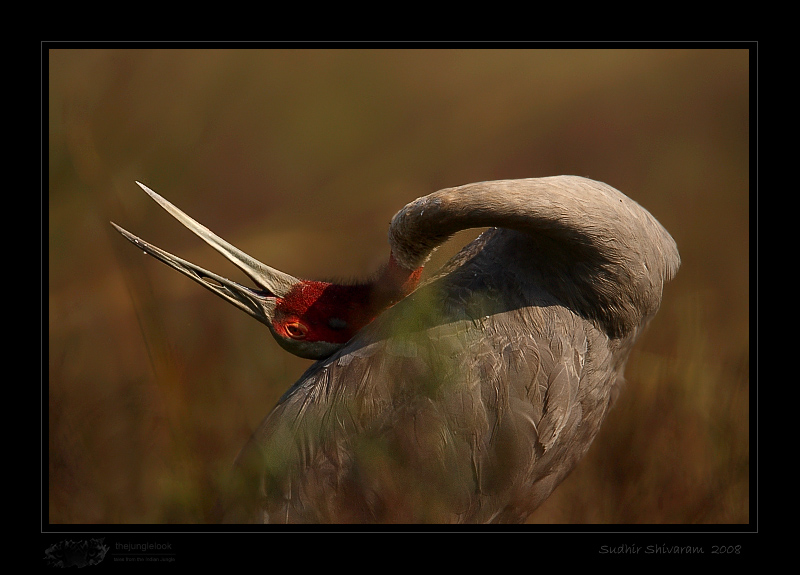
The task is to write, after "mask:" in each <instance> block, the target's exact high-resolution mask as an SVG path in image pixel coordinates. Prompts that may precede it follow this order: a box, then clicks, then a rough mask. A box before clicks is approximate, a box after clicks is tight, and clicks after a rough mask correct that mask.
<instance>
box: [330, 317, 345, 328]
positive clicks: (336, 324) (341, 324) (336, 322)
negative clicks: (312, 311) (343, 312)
mask: <svg viewBox="0 0 800 575" xmlns="http://www.w3.org/2000/svg"><path fill="white" fill-rule="evenodd" d="M328 327H329V328H331V329H335V330H337V331H338V330H340V329H344V328H346V327H347V322H346V321H344V320H343V319H339V318H338V317H332V318H331V319H329V320H328Z"/></svg>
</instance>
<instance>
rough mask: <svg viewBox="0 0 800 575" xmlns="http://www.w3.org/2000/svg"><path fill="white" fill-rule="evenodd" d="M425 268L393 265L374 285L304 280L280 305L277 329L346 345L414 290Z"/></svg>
mask: <svg viewBox="0 0 800 575" xmlns="http://www.w3.org/2000/svg"><path fill="white" fill-rule="evenodd" d="M421 274H422V268H421V267H420V268H418V269H416V270H406V269H403V268H402V267H400V266H399V265H398V264H397V262H395V260H394V258H393V257H390V258H389V264H388V265H387V266H386V267H385V268H384V269H383V270H382V273H381V275H380V276H379V277H378V278H377V279H376V280H375V281H374V282H372V283H367V284H357V285H349V286H348V285H339V284H332V283H327V282H319V281H306V280H304V281H301V282H300V283H298V284H297V285H295V287H294V288H292V290H291V291H290V292H289V293H288V294H286V296H285V297H284V298H282V299H279V300H278V302H277V305H276V313H275V320H274V322H273V326H274V328H275V330H276V331H277V332H278V333H280V334H281V335H283V336H284V337H287V338H290V339H304V340H306V341H326V342H330V343H345V342H347V341H348V340H350V338H352V337H353V336H354V335H355V334H356V332H358V331H359V330H360V329H361V328H363V327H364V326H365V325H367V324H368V323H370V322H371V321H372V320H374V319H375V317H377V316H378V314H380V313H381V312H382V311H383V310H384V309H386V308H388V307H390V306H391V305H393V304H395V303H397V302H398V301H400V300H401V299H403V298H404V297H406V296H407V295H408V294H409V293H411V292H412V291H414V289H415V288H416V287H417V284H418V283H419V279H420V275H421Z"/></svg>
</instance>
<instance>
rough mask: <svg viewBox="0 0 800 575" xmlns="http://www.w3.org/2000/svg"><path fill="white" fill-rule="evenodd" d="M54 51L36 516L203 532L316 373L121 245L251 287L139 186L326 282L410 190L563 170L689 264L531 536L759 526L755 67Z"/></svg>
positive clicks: (348, 273)
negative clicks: (754, 498)
mask: <svg viewBox="0 0 800 575" xmlns="http://www.w3.org/2000/svg"><path fill="white" fill-rule="evenodd" d="M48 56H49V61H48V81H49V100H48V104H49V118H48V120H49V122H48V127H49V165H48V176H49V180H48V183H49V196H48V210H49V218H48V240H49V241H48V246H47V248H48V281H49V285H48V314H49V315H48V318H49V326H48V327H49V334H48V335H49V337H48V349H47V351H48V359H49V366H48V367H49V370H48V376H49V378H48V385H47V387H46V389H45V394H46V395H45V398H46V399H47V402H46V404H45V405H46V415H47V424H48V425H47V429H48V431H49V434H48V437H49V444H48V445H47V446H46V449H47V455H48V460H49V466H48V469H47V477H46V480H45V484H46V485H49V492H48V499H47V501H46V502H45V508H46V517H45V521H49V523H51V524H78V523H89V524H97V523H115V524H116V523H122V524H138V523H195V522H202V521H204V520H205V519H206V517H207V514H208V512H209V510H210V506H211V505H212V504H213V501H214V496H215V491H216V488H217V486H218V485H219V482H220V481H221V478H222V477H223V476H224V474H225V472H226V471H227V469H228V468H229V465H230V463H231V461H232V460H233V458H234V457H235V456H236V454H237V452H238V450H239V449H240V447H241V446H242V445H243V444H244V442H245V440H246V439H247V437H248V436H249V433H250V432H251V430H252V429H253V428H254V427H255V426H256V425H257V424H258V422H259V421H260V420H261V418H262V417H263V416H264V415H265V414H266V413H267V412H268V411H269V410H270V408H271V407H272V406H273V405H274V403H275V402H276V400H277V399H278V397H279V396H280V395H281V394H282V393H283V391H284V390H286V389H287V388H288V387H289V386H290V385H291V384H292V383H293V382H294V381H295V380H296V378H297V377H299V375H300V374H301V373H302V371H303V370H304V369H305V367H306V366H307V365H308V363H309V362H308V361H306V360H302V359H298V358H295V357H293V356H290V355H288V354H287V353H285V352H283V351H282V350H281V349H280V348H279V347H278V346H277V345H276V344H275V343H274V342H273V340H272V339H271V337H270V336H269V334H268V332H267V330H266V329H265V328H264V327H263V326H262V325H261V324H259V323H257V322H255V321H253V320H252V319H250V318H248V317H247V316H245V314H243V313H241V312H239V311H238V310H236V309H234V308H233V306H230V305H228V304H226V303H224V302H222V301H221V300H219V299H218V298H216V297H215V296H213V295H212V294H210V293H208V292H207V291H205V290H203V289H202V288H200V287H199V286H197V285H196V284H194V283H192V282H191V281H189V280H188V279H186V278H185V277H183V276H181V275H179V274H177V273H175V272H174V271H172V270H170V269H168V268H167V267H166V266H164V265H162V264H160V263H157V262H155V261H154V260H153V259H151V258H145V257H144V256H143V255H142V254H141V252H137V251H136V250H134V249H132V247H131V246H130V244H128V243H127V242H126V241H125V240H123V239H122V238H121V237H120V236H119V235H118V234H117V233H116V232H115V231H114V230H113V229H112V228H111V226H110V225H109V223H108V222H109V221H110V220H113V221H115V222H117V223H119V224H121V225H123V226H124V227H125V228H127V229H129V230H131V231H132V232H134V233H135V234H137V235H139V236H140V237H142V238H144V239H147V240H149V241H152V242H153V243H155V244H156V245H158V246H160V247H163V248H165V249H167V250H168V251H170V252H172V253H175V254H178V255H180V256H181V257H183V258H185V259H188V260H190V261H192V262H195V263H197V264H198V265H201V266H203V267H206V268H207V269H211V270H214V271H217V272H219V273H222V274H223V275H227V276H228V277H231V278H233V279H238V280H239V281H243V282H244V281H245V279H244V278H243V277H242V276H241V275H240V274H238V271H237V270H234V269H233V268H232V266H230V265H229V264H227V263H226V262H225V261H224V260H223V259H222V258H221V257H219V256H218V255H216V254H215V253H214V252H213V251H212V250H211V249H210V248H208V247H206V246H205V245H203V244H202V242H201V241H200V240H198V239H196V238H195V237H194V236H192V234H191V233H190V232H188V231H186V230H185V229H183V228H182V226H180V225H179V224H178V223H177V222H176V221H174V220H173V219H172V218H171V217H170V216H169V215H167V214H166V213H165V212H163V211H162V210H161V209H160V208H159V207H158V206H157V205H156V204H155V203H153V202H152V201H151V200H150V199H149V198H148V197H147V196H146V195H145V194H144V193H142V192H141V191H140V190H139V188H138V187H137V186H136V185H135V184H134V180H140V181H142V182H144V183H146V184H147V185H149V186H150V187H152V188H153V189H155V190H156V191H157V192H159V193H161V194H162V195H164V196H165V197H166V198H168V199H169V200H170V201H172V202H174V203H175V204H176V205H177V206H179V207H181V208H182V209H184V210H186V211H187V212H188V213H189V214H190V215H191V216H193V217H194V218H196V219H197V220H199V221H200V222H202V223H204V224H206V225H207V226H209V227H210V228H211V229H212V230H214V231H215V232H217V233H218V234H219V235H221V236H222V237H224V238H225V239H227V240H228V241H230V242H232V243H233V244H235V245H237V246H238V247H240V248H241V249H243V250H245V251H247V252H248V253H251V254H252V255H254V256H255V257H257V258H259V259H260V260H262V261H264V262H266V263H268V264H270V265H272V266H275V267H277V268H279V269H282V270H284V271H286V272H288V273H291V274H293V275H297V276H302V277H310V278H316V279H319V278H331V277H334V278H353V277H357V276H361V275H365V274H367V273H369V272H371V271H373V270H374V269H376V268H377V266H378V265H379V264H380V263H382V261H383V260H384V259H385V258H386V256H387V254H388V248H387V241H386V230H387V226H388V222H389V219H390V218H391V216H392V215H393V214H394V212H395V211H396V210H397V209H399V208H400V207H402V206H403V205H404V204H405V203H406V202H408V201H410V200H412V199H414V198H416V197H418V196H421V195H424V194H427V193H429V192H432V191H435V190H437V189H440V188H443V187H448V186H454V185H459V184H464V183H468V182H473V181H481V180H491V179H504V178H523V177H538V176H547V175H557V174H576V175H582V176H587V177H590V178H593V179H598V180H602V181H605V182H607V183H609V184H611V185H612V186H614V187H616V188H618V189H620V190H622V191H623V192H624V193H626V194H628V195H629V196H631V197H632V198H634V199H635V200H637V201H638V202H640V203H641V204H642V205H644V206H645V207H646V208H647V209H648V210H650V211H651V212H652V213H653V214H654V215H655V216H656V217H657V218H658V219H659V220H660V221H661V222H662V223H663V224H664V226H665V227H666V228H667V229H668V230H669V231H670V232H671V233H672V235H673V236H674V238H675V240H676V241H677V243H678V246H679V249H680V251H681V256H682V259H683V267H682V268H681V270H680V273H679V274H678V276H677V279H676V280H675V281H674V282H673V283H671V284H669V285H668V287H667V288H666V291H665V294H664V303H663V306H662V309H661V311H660V313H659V315H658V316H657V317H656V319H655V321H654V322H653V323H652V325H651V327H650V329H649V331H648V332H647V333H646V335H645V337H644V338H643V339H642V340H641V341H640V343H639V345H638V347H637V349H636V350H635V352H634V354H633V356H632V358H631V360H630V362H629V365H628V369H627V380H628V383H627V387H626V389H625V392H624V394H623V395H622V397H621V399H620V402H619V403H618V405H617V406H616V408H615V409H614V410H613V412H612V413H611V415H610V417H609V418H608V420H607V421H606V423H605V426H604V428H603V430H602V431H601V433H600V435H599V436H598V438H597V440H596V441H595V443H594V445H593V447H592V449H591V450H590V452H589V454H588V456H587V457H586V458H585V459H584V460H583V461H582V462H581V464H580V465H579V466H578V468H577V469H576V470H575V471H574V472H573V473H572V474H571V475H570V476H569V477H568V479H567V480H566V481H565V482H564V483H563V484H562V485H561V486H560V487H559V488H558V489H557V490H556V492H555V493H554V494H553V496H552V497H551V498H550V499H549V500H548V501H547V502H546V503H545V505H544V506H542V507H541V508H540V509H539V510H538V511H537V512H536V513H535V514H534V515H533V516H532V517H531V518H530V522H532V523H614V524H619V523H624V524H629V523H636V524H685V523H705V524H723V523H724V524H730V523H732V524H746V523H748V522H749V521H750V520H751V516H750V498H749V493H750V482H749V475H750V461H749V453H750V449H749V445H750V442H749V437H750V427H749V421H750V403H749V397H750V390H749V385H750V377H749V373H750V365H749V353H750V348H749V343H750V342H749V328H750V326H749V314H750V309H749V251H750V242H749V178H750V172H749V166H750V165H749V107H750V95H749V90H750V77H749V74H750V70H749V53H748V52H747V51H746V50H711V49H709V50H682V49H670V50H633V49H631V50H544V49H532V50H522V49H518V50H433V51H431V50H422V49H418V50H205V49H202V50H201V49H171V50H151V49H142V50H84V49H54V50H52V51H50V52H49V55H48ZM469 237H470V233H468V232H465V233H463V234H461V235H460V236H459V238H457V240H456V241H454V242H451V244H449V245H448V246H447V247H446V248H445V249H443V250H442V251H441V253H439V254H438V255H437V259H436V261H435V262H432V264H431V265H430V266H429V269H434V268H435V267H436V263H437V262H438V263H441V262H443V261H444V260H445V258H446V257H447V256H448V254H452V253H454V252H455V251H456V250H457V249H458V248H459V247H460V246H461V245H463V243H464V241H466V240H467V239H469Z"/></svg>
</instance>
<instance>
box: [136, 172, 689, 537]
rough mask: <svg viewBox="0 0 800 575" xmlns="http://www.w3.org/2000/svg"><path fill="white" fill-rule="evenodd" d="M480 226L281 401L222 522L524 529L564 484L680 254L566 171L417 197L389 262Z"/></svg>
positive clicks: (416, 255)
mask: <svg viewBox="0 0 800 575" xmlns="http://www.w3.org/2000/svg"><path fill="white" fill-rule="evenodd" d="M483 226H494V227H492V228H491V229H489V230H487V231H486V232H484V233H483V234H482V235H481V236H480V237H479V238H478V239H476V240H475V241H474V242H472V243H471V244H469V245H468V246H466V247H465V248H464V249H463V250H462V251H461V252H460V253H459V254H458V255H456V256H455V257H454V258H453V259H452V260H451V261H450V262H448V264H446V265H445V266H444V267H443V268H442V269H441V270H440V271H439V272H438V273H436V274H435V275H434V276H433V277H432V278H431V279H430V280H429V281H427V282H426V283H425V284H424V285H422V286H420V287H419V288H417V289H416V291H414V292H413V293H411V294H410V295H409V296H408V297H406V298H405V299H402V300H401V301H399V302H398V303H396V304H395V305H393V306H392V307H390V308H389V309H386V310H385V311H383V312H382V313H381V314H380V315H379V316H378V317H377V319H375V321H373V322H372V323H370V324H369V325H367V326H366V327H364V328H363V329H361V330H360V331H359V332H358V333H356V334H355V336H354V337H353V338H352V339H351V340H350V341H349V342H347V343H346V344H345V345H343V346H340V347H339V348H338V350H337V351H335V352H333V353H332V354H331V355H329V356H328V357H326V358H324V359H321V360H319V361H317V362H316V363H314V364H313V365H312V366H311V367H310V368H309V369H308V370H307V371H306V372H305V374H303V376H302V377H301V378H300V379H299V380H298V382H297V383H296V384H295V385H293V386H292V387H291V389H289V390H288V391H287V392H286V394H285V395H284V396H283V397H282V398H281V400H280V401H279V403H278V405H277V406H276V407H275V408H274V409H273V410H272V412H271V413H270V414H269V415H268V416H267V417H266V419H265V420H264V421H263V423H262V424H261V425H260V426H259V428H258V429H257V431H256V432H255V433H254V435H253V437H252V439H251V441H250V442H249V443H248V445H247V446H245V448H244V449H243V450H242V453H241V454H240V456H239V458H238V460H237V464H236V473H235V474H234V478H233V481H232V483H231V485H230V486H229V491H228V493H227V494H226V497H225V498H224V499H223V500H224V510H225V515H224V520H227V521H264V522H279V523H280V522H292V523H293V522H376V521H377V522H445V523H460V522H520V521H524V520H525V519H526V518H527V517H528V516H529V515H530V513H531V512H532V511H533V510H534V509H535V508H536V507H537V506H538V505H539V504H541V502H542V501H544V499H546V498H547V496H548V495H549V494H550V493H551V492H552V490H553V489H554V488H555V487H556V486H557V485H558V484H559V483H560V482H561V481H562V480H563V478H564V477H565V476H566V475H567V474H568V473H569V471H570V470H571V469H572V468H573V467H574V466H575V464H576V463H577V461H578V460H580V458H581V457H582V456H583V455H584V453H585V452H586V450H587V449H588V448H589V445H590V444H591V442H592V440H593V439H594V437H595V435H596V433H597V431H598V430H599V428H600V425H601V423H602V421H603V420H604V418H605V416H606V414H607V412H608V410H609V408H610V407H611V404H612V403H613V400H614V398H615V396H616V394H617V393H618V388H619V385H620V382H621V381H622V374H623V370H624V366H625V362H626V360H627V358H628V355H629V353H630V349H631V347H632V346H633V344H634V342H635V341H636V339H637V337H638V335H639V333H640V332H641V330H642V328H643V327H644V326H645V325H646V324H647V322H648V321H649V320H650V319H651V318H652V316H653V315H654V314H655V313H656V311H657V310H658V307H659V305H660V302H661V295H662V289H663V286H664V283H665V282H666V281H668V280H670V279H671V278H672V277H673V276H674V275H675V273H676V272H677V270H678V267H679V266H680V258H679V255H678V251H677V248H676V246H675V242H674V241H673V240H672V238H671V237H670V235H669V234H668V233H667V232H666V230H664V228H663V227H662V226H661V225H660V224H659V223H658V222H657V221H656V220H655V218H653V217H652V216H651V215H650V214H649V213H648V212H647V211H646V210H644V209H643V208H642V207H641V206H639V205H638V204H637V203H636V202H634V201H633V200H630V199H629V198H627V197H626V196H624V195H623V194H621V193H620V192H618V191H617V190H615V189H613V188H611V187H610V186H607V185H606V184H602V183H600V182H594V181H591V180H587V179H584V178H579V177H574V176H560V177H553V178H540V179H529V180H509V181H499V182H483V183H478V184H469V185H466V186H461V187H458V188H450V189H446V190H441V191H439V192H436V193H434V194H430V195H429V196H426V197H423V198H420V199H418V200H416V201H414V202H412V203H410V204H409V205H407V206H406V207H405V208H403V209H402V210H401V211H400V212H398V214H397V215H396V216H395V217H394V218H393V220H392V224H391V226H390V232H389V237H390V246H391V248H392V255H393V257H394V258H395V259H396V260H397V262H398V263H399V264H400V265H401V266H402V267H403V268H405V269H414V268H417V267H419V266H421V265H422V264H423V263H424V262H425V261H426V260H427V258H428V256H429V255H430V252H431V251H432V250H433V249H435V248H436V246H438V245H440V244H441V243H442V242H444V241H446V239H447V238H448V237H449V236H451V235H452V234H453V233H455V232H456V231H458V230H461V229H465V228H469V227H483ZM129 239H130V238H129ZM137 239H138V238H137ZM132 241H133V240H132ZM160 259H161V258H160ZM167 263H170V262H167ZM170 265H173V267H177V266H175V265H174V264H173V263H170ZM181 271H183V272H184V273H186V272H185V271H184V270H181ZM187 275H189V274H187ZM193 279H196V280H197V278H193ZM197 281H199V280H197ZM206 287H208V286H206ZM209 289H211V288H209Z"/></svg>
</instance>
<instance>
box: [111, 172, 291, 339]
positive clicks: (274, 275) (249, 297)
mask: <svg viewBox="0 0 800 575" xmlns="http://www.w3.org/2000/svg"><path fill="white" fill-rule="evenodd" d="M136 183H137V184H139V186H140V187H141V188H142V189H143V190H144V191H145V192H147V193H148V194H149V195H150V197H151V198H153V199H154V200H155V201H156V202H158V203H159V204H160V205H161V207H162V208H164V209H165V210H167V211H168V212H169V213H170V214H172V216H173V217H175V219H177V220H178V221H179V222H181V223H182V224H183V225H184V226H186V227H187V228H189V229H190V230H192V231H193V232H194V233H195V234H197V235H198V236H200V238H201V239H203V241H205V242H206V243H207V244H209V245H210V246H211V247H213V248H214V249H215V250H217V251H218V252H219V253H221V254H222V255H223V256H225V257H226V258H228V259H229V260H230V261H231V262H233V264H234V265H235V266H236V267H238V268H239V269H240V270H242V271H243V272H244V273H245V274H247V276H248V277H249V278H250V279H252V280H253V282H255V284H256V285H257V286H258V288H259V289H252V288H249V287H247V286H243V285H241V284H238V283H236V282H234V281H231V280H229V279H227V278H224V277H222V276H219V275H217V274H215V273H213V272H210V271H208V270H205V269H203V268H201V267H200V266H196V265H194V264H193V263H190V262H187V261H186V260H183V259H181V258H179V257H177V256H174V255H172V254H171V253H169V252H166V251H164V250H162V249H160V248H157V247H156V246H154V245H152V244H150V243H148V242H146V241H144V240H142V239H140V238H138V237H136V236H135V235H133V234H132V233H130V232H128V231H127V230H124V229H122V228H121V227H119V226H118V225H117V224H115V223H114V222H111V225H113V226H114V227H115V228H116V229H117V231H118V232H119V233H121V234H122V235H123V236H124V237H125V238H126V239H127V240H129V241H130V242H131V243H133V244H134V245H135V246H137V247H138V248H139V249H141V250H143V251H144V253H146V254H149V255H151V256H153V257H154V258H156V259H159V260H161V261H162V262H164V263H165V264H167V265H168V266H170V267H171V268H173V269H176V270H178V271H179V272H181V273H182V274H184V275H186V276H188V277H190V278H192V279H193V280H194V281H196V282H197V283H199V284H200V285H202V286H203V287H204V288H206V289H208V290H210V291H212V292H214V293H215V294H217V295H218V296H220V297H221V298H223V299H225V300H227V301H229V302H230V303H232V304H233V305H235V306H236V307H238V308H239V309H241V310H242V311H244V312H246V313H247V314H249V315H251V316H253V317H254V318H256V319H257V320H258V321H260V322H262V323H265V324H267V325H268V326H270V327H272V325H271V324H272V315H273V313H272V312H273V311H274V309H275V298H276V297H284V296H285V295H286V294H287V293H289V291H291V289H292V287H293V286H294V285H295V284H297V283H298V282H300V280H298V279H297V278H295V277H293V276H290V275H289V274H285V273H283V272H281V271H278V270H276V269H274V268H271V267H269V266H267V265H265V264H262V263H261V262H260V261H258V260H256V259H255V258H252V257H250V256H249V255H247V254H246V253H244V252H243V251H241V250H239V249H237V248H236V247H234V246H232V245H231V244H229V243H228V242H226V241H225V240H223V239H222V238H220V237H219V236H217V235H216V234H215V233H213V232H212V231H211V230H209V229H208V228H206V227H205V226H203V225H201V224H199V223H197V222H196V221H195V220H193V219H192V218H190V217H189V216H187V215H186V214H184V213H183V212H182V211H181V210H179V209H178V208H176V207H175V206H173V205H172V204H171V203H169V202H168V201H167V200H165V199H164V198H162V197H161V196H159V195H158V194H157V193H155V192H154V191H153V190H151V189H150V188H148V187H147V186H145V185H144V184H140V183H139V182H136Z"/></svg>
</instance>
